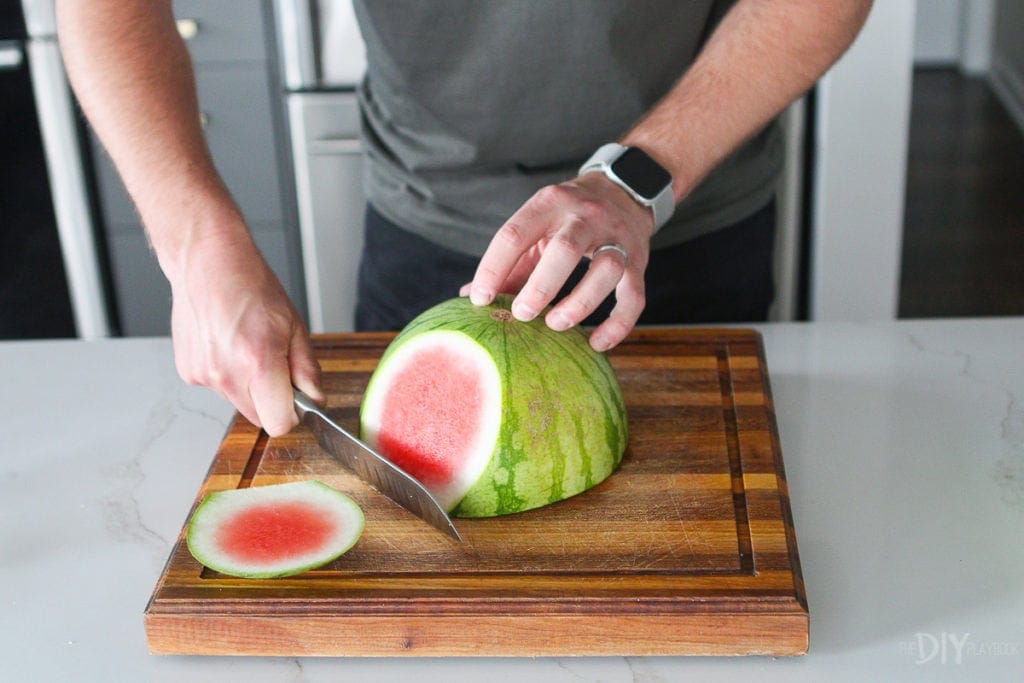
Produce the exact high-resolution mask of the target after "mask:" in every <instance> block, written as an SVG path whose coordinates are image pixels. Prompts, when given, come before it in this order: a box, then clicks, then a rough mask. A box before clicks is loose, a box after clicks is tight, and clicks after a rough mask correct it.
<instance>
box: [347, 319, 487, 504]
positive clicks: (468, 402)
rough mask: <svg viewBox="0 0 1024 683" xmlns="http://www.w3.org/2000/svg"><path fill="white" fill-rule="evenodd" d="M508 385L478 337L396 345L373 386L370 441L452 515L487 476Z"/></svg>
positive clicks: (367, 405) (433, 335)
mask: <svg viewBox="0 0 1024 683" xmlns="http://www.w3.org/2000/svg"><path fill="white" fill-rule="evenodd" d="M501 416H502V383H501V377H500V375H499V373H498V368H497V366H496V365H495V363H494V359H493V358H492V357H491V355H490V354H489V353H488V352H487V350H485V349H484V348H483V347H481V346H480V344H479V343H478V342H476V341H475V340H474V339H473V338H472V337H470V336H468V335H466V334H463V333H461V332H458V331H452V330H435V331H432V332H426V333H423V334H421V335H417V336H415V337H413V338H411V339H409V340H408V341H406V342H405V343H404V344H402V345H401V346H398V347H397V348H395V350H394V351H393V352H392V353H391V355H390V357H389V359H388V362H387V363H386V364H381V365H380V366H379V367H378V371H377V373H375V374H374V377H373V379H372V381H371V382H370V385H369V386H368V387H367V390H366V396H365V398H364V402H363V407H362V410H361V425H360V428H361V433H362V437H363V439H364V440H365V441H366V442H367V443H368V444H370V445H371V446H373V447H374V448H377V449H379V450H380V451H381V452H382V453H383V454H384V455H385V456H387V457H388V459H390V460H391V461H392V462H394V463H395V464H396V465H398V466H399V467H400V468H402V469H403V470H405V471H406V472H408V473H409V474H410V475H411V476H412V477H414V478H415V479H416V480H418V481H420V482H421V483H422V484H423V485H424V486H426V487H427V488H428V489H429V490H430V491H431V493H433V495H434V497H435V498H436V499H437V501H438V502H439V503H440V504H441V506H442V507H444V508H445V509H446V510H449V511H450V510H451V509H452V508H454V507H455V506H456V505H457V504H458V502H459V501H460V500H461V499H462V498H463V496H465V494H466V492H467V491H468V490H469V489H470V488H471V487H472V486H473V485H474V484H475V483H476V482H477V481H478V480H479V479H480V475H481V474H482V473H483V472H484V470H485V469H486V467H487V465H488V463H489V462H490V460H491V456H492V455H493V453H494V451H495V447H496V442H497V439H498V435H499V431H500V428H501Z"/></svg>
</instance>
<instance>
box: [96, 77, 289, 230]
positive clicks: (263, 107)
mask: <svg viewBox="0 0 1024 683" xmlns="http://www.w3.org/2000/svg"><path fill="white" fill-rule="evenodd" d="M196 86H197V88H198V91H199V106H200V109H201V110H202V115H203V120H204V121H205V124H204V125H205V128H204V131H205V134H206V141H207V144H208V145H209V148H210V153H211V154H212V155H213V161H214V164H215V165H216V167H217V170H218V172H219V173H220V174H221V177H222V178H223V179H224V182H225V183H226V184H227V186H228V189H229V190H230V191H231V196H232V197H234V199H235V201H236V202H237V203H238V205H239V207H241V209H242V214H243V215H244V216H245V218H246V220H248V221H254V222H280V221H281V216H282V213H281V186H280V178H279V175H278V157H277V151H276V149H275V146H274V144H275V138H274V124H273V115H272V112H271V106H272V105H271V99H270V85H269V82H268V80H267V76H266V73H265V72H264V71H263V70H262V69H259V68H253V67H250V66H245V65H221V66H217V67H209V68H206V69H204V70H203V71H200V72H198V73H196ZM93 146H94V149H95V154H94V159H95V162H96V175H97V183H98V185H99V191H100V201H101V205H102V208H103V216H104V219H105V222H106V223H107V225H109V226H117V227H116V228H115V229H118V228H120V229H127V230H130V231H133V230H134V228H133V227H131V226H133V225H135V224H137V223H138V216H137V214H136V211H135V208H134V205H133V204H132V202H131V201H130V200H129V198H128V194H127V192H126V191H125V189H124V186H123V185H122V184H121V180H120V178H119V177H118V175H117V173H116V171H115V170H114V167H113V165H112V163H111V161H110V158H109V157H108V156H107V155H106V153H105V152H103V151H102V150H101V149H100V146H99V143H98V142H96V141H95V139H94V140H93Z"/></svg>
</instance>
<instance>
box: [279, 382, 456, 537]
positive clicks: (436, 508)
mask: <svg viewBox="0 0 1024 683" xmlns="http://www.w3.org/2000/svg"><path fill="white" fill-rule="evenodd" d="M293 394H294V398H295V411H296V413H298V416H299V419H300V420H302V423H303V424H305V425H306V426H307V427H309V430H310V431H311V432H313V436H314V437H315V438H316V442H317V443H318V444H319V445H320V447H321V448H322V449H324V450H325V451H327V452H328V453H330V454H331V455H333V456H334V457H335V458H337V459H338V460H339V461H340V462H341V464H342V465H344V466H345V467H347V468H348V469H350V470H352V471H353V472H355V473H356V474H357V475H358V476H359V478H360V479H362V480H363V481H365V482H367V483H368V484H370V485H371V486H373V487H374V488H375V489H377V490H378V491H380V492H381V493H383V494H384V495H385V496H387V497H388V498H390V499H391V500H393V501H394V502H396V503H398V504H399V505H401V506H402V507H403V508H405V509H406V510H408V511H410V512H412V513H413V514H414V515H416V516H417V517H419V518H420V519H422V520H423V521H425V522H427V523H428V524H430V525H431V526H433V527H434V528H435V529H437V530H439V531H441V532H444V533H446V534H448V535H449V536H451V537H452V538H454V539H455V540H456V541H459V542H460V543H461V542H462V537H461V536H460V535H459V531H458V529H456V528H455V525H454V524H452V520H451V518H450V517H449V516H448V513H447V512H445V510H444V508H443V507H441V504H440V503H438V502H437V499H436V498H434V496H433V494H431V493H430V491H428V490H427V489H426V488H425V487H424V486H423V484H421V483H420V482H419V481H417V480H416V479H414V478H413V477H412V476H410V475H409V474H408V473H406V472H405V471H404V470H402V469H401V468H399V467H398V466H397V465H395V464H394V463H393V462H391V461H390V460H388V459H387V458H385V457H384V456H382V455H380V454H379V453H377V452H376V451H375V450H373V449H372V448H370V447H369V446H367V445H366V444H365V443H363V442H362V441H360V440H359V439H358V438H356V437H355V436H353V435H352V434H350V433H349V432H348V431H346V430H345V429H344V428H342V427H341V426H340V425H339V424H338V423H337V422H335V421H334V420H332V419H331V418H330V417H329V416H328V415H327V414H326V413H324V411H323V410H321V409H320V407H319V406H318V405H317V404H316V403H314V402H313V399H311V398H310V397H309V396H307V395H306V394H304V393H302V392H301V391H299V390H298V389H293Z"/></svg>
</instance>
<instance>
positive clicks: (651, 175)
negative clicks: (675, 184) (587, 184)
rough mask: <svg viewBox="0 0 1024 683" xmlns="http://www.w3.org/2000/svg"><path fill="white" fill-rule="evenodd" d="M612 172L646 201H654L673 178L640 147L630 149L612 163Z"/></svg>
mask: <svg viewBox="0 0 1024 683" xmlns="http://www.w3.org/2000/svg"><path fill="white" fill-rule="evenodd" d="M612 172H613V173H614V174H615V175H617V176H618V177H619V178H621V179H622V181H623V182H624V183H626V184H627V185H629V186H630V187H631V188H633V191H634V192H636V193H637V194H638V195H640V196H641V197H643V198H644V199H654V198H655V197H657V196H658V193H659V192H661V191H662V190H664V189H665V186H666V185H668V184H669V183H671V182H672V176H670V175H669V173H668V171H666V170H665V169H663V168H662V167H661V165H660V164H658V162H656V161H655V160H654V159H652V158H651V157H649V156H647V153H646V152H644V151H643V150H642V149H640V148H638V147H629V148H628V149H626V151H625V152H623V153H622V155H621V156H620V157H619V158H618V159H616V160H615V161H613V162H612Z"/></svg>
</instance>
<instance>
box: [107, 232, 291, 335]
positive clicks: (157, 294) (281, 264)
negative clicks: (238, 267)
mask: <svg viewBox="0 0 1024 683" xmlns="http://www.w3.org/2000/svg"><path fill="white" fill-rule="evenodd" d="M252 231H253V232H252V234H253V239H254V240H255V241H256V246H257V247H259V250H260V253H262V254H263V258H265V259H266V260H267V263H268V264H269V265H270V268H271V270H273V271H274V273H275V274H276V275H277V277H278V279H279V280H280V281H281V284H282V285H283V286H284V288H285V290H286V291H287V292H288V296H289V297H291V299H292V301H293V302H296V301H301V298H299V297H301V292H300V291H299V288H300V287H301V285H300V283H299V280H298V278H296V277H295V276H294V274H293V272H292V268H291V266H290V265H289V264H290V263H291V259H290V258H289V255H288V249H287V240H286V235H285V229H284V228H283V227H282V226H281V225H272V226H269V225H256V226H253V228H252ZM109 244H110V269H111V275H112V276H113V284H114V290H115V292H116V300H117V312H118V316H119V318H120V321H121V333H122V334H123V335H125V336H127V337H152V336H161V337H162V336H167V335H169V334H170V333H171V287H170V285H169V284H168V282H167V280H166V278H164V275H163V273H162V272H161V271H160V265H159V264H158V263H157V260H156V256H155V255H154V254H153V252H152V250H151V249H150V248H149V243H148V242H147V240H146V236H145V235H144V234H143V232H142V229H141V228H138V227H137V226H134V227H133V226H125V228H124V229H123V230H120V231H118V234H116V235H114V236H112V238H111V239H110V243H109Z"/></svg>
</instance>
